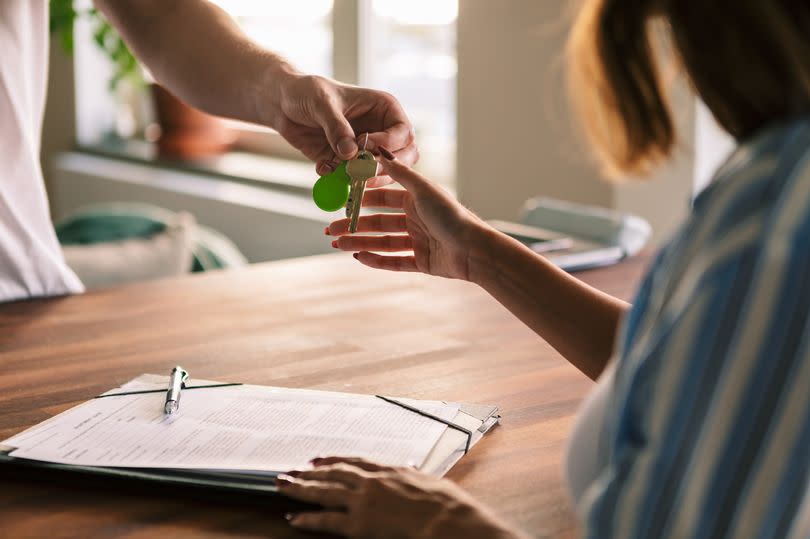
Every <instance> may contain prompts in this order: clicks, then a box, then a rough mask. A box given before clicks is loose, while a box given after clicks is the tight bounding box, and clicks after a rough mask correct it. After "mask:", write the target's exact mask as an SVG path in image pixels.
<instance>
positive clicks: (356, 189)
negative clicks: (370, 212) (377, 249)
mask: <svg viewBox="0 0 810 539" xmlns="http://www.w3.org/2000/svg"><path fill="white" fill-rule="evenodd" d="M366 142H368V135H366ZM346 173H347V174H348V175H349V178H351V186H350V188H349V201H348V202H347V203H346V217H349V218H350V219H351V220H350V221H349V232H351V233H352V234H353V233H355V232H357V221H358V219H359V218H360V207H361V206H362V205H363V191H365V190H366V182H367V181H368V180H370V179H371V178H373V177H374V176H376V175H377V161H376V160H375V159H374V156H373V155H372V154H371V152H369V151H366V149H365V144H364V145H363V150H362V151H361V152H360V153H358V154H357V157H355V158H354V159H352V160H350V161H348V162H347V163H346Z"/></svg>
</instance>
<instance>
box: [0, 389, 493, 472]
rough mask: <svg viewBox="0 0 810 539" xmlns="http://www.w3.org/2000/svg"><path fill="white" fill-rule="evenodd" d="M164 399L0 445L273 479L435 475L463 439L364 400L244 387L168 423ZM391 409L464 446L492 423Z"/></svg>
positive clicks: (53, 425) (85, 409)
mask: <svg viewBox="0 0 810 539" xmlns="http://www.w3.org/2000/svg"><path fill="white" fill-rule="evenodd" d="M215 383H216V382H209V381H204V380H195V381H194V383H193V384H191V385H192V386H194V385H207V384H215ZM165 387H166V378H165V377H160V376H155V375H143V376H141V377H139V378H136V379H135V380H133V381H131V382H129V383H127V384H125V385H123V386H121V387H120V388H116V389H114V390H111V391H109V392H107V393H106V394H105V395H110V394H115V393H122V392H132V391H148V390H150V389H162V388H165ZM164 398H165V392H163V391H160V392H155V393H143V394H130V395H113V396H103V397H101V398H96V399H92V400H90V401H88V402H86V403H84V404H81V405H79V406H76V407H75V408H72V409H70V410H68V411H66V412H64V413H62V414H60V415H58V416H55V417H53V418H51V419H50V420H48V421H45V422H43V423H41V424H40V425H37V426H35V427H33V428H31V429H29V430H27V431H25V432H23V433H21V434H18V435H16V436H14V437H13V438H10V439H8V440H6V441H4V442H2V445H3V446H6V448H7V449H9V450H10V451H8V453H7V454H8V455H9V456H10V457H13V458H15V459H29V460H36V461H44V462H48V463H60V464H69V465H75V466H94V467H96V466H98V467H106V468H136V469H166V470H198V471H205V472H226V473H238V474H245V473H249V474H270V475H274V474H276V473H279V472H284V471H288V470H294V469H301V468H305V467H307V466H308V465H309V461H310V460H311V459H312V458H314V457H319V456H320V457H322V456H327V455H337V456H350V457H363V458H366V459H369V460H372V461H375V462H379V463H382V464H388V465H394V466H406V465H412V466H417V467H420V468H422V469H424V470H425V471H428V472H431V473H435V474H437V475H441V474H443V473H444V472H446V470H447V469H449V468H450V466H452V464H453V463H454V462H455V461H457V460H458V458H460V457H461V455H462V454H463V448H464V445H465V443H466V435H465V434H464V433H462V432H459V431H452V429H448V427H447V425H445V424H443V423H441V422H439V421H436V420H435V419H432V418H429V417H425V416H422V415H419V414H417V413H414V412H413V411H410V410H408V409H406V408H402V407H400V406H397V405H395V404H392V403H390V402H386V401H384V400H382V399H380V398H377V397H374V396H371V395H354V394H347V393H332V392H323V391H311V390H298V389H285V388H277V387H264V386H253V385H233V386H227V387H211V388H201V389H186V390H183V392H182V399H181V403H180V411H179V412H178V413H177V414H174V415H165V414H164V413H163V403H164ZM400 400H401V402H405V403H407V404H409V405H410V406H414V407H417V408H419V409H420V410H422V411H424V412H427V413H428V414H431V415H434V416H436V417H438V418H441V419H443V420H445V421H451V422H454V423H456V422H459V421H460V422H461V423H464V425H462V426H464V428H467V429H469V430H470V431H474V433H475V434H474V436H473V440H472V442H473V443H475V442H477V441H478V440H479V439H480V437H481V436H482V435H483V433H484V432H486V430H487V429H488V428H489V427H491V426H492V425H493V424H494V423H495V422H496V421H497V415H495V414H496V412H497V409H495V408H494V407H483V408H484V409H481V408H480V407H479V408H478V409H477V410H476V413H478V414H482V413H483V414H484V415H485V416H486V417H483V418H475V417H473V416H472V415H470V414H467V413H465V412H463V411H460V408H461V405H459V404H452V403H444V402H441V401H424V400H420V401H414V400H407V399H400ZM459 451H460V452H461V453H459Z"/></svg>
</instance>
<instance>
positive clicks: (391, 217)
mask: <svg viewBox="0 0 810 539" xmlns="http://www.w3.org/2000/svg"><path fill="white" fill-rule="evenodd" d="M379 150H380V154H381V157H382V159H381V162H382V164H383V171H384V173H385V174H387V175H389V176H390V177H391V178H393V179H394V180H396V181H397V182H399V183H400V184H401V185H402V186H403V187H405V189H406V190H405V191H403V190H401V189H392V188H387V189H371V190H367V191H366V192H365V195H364V196H363V206H367V207H373V208H390V209H395V210H400V211H401V212H402V213H396V214H377V215H368V216H362V217H360V220H359V222H358V228H357V230H358V232H373V233H383V234H385V235H380V236H354V235H347V234H348V230H349V219H340V220H339V221H335V222H333V223H332V224H331V225H329V227H328V228H327V230H326V233H327V234H329V235H332V236H338V239H337V240H335V241H334V242H333V243H332V245H333V247H335V248H337V249H342V250H344V251H359V252H358V253H357V254H356V255H355V258H357V259H358V260H359V261H360V262H362V263H363V264H365V265H366V266H371V267H372V268H380V269H387V270H394V271H421V272H423V273H428V274H430V275H438V276H441V277H451V278H456V279H464V280H469V279H470V260H471V258H470V257H471V252H472V250H473V248H474V247H475V246H476V241H477V238H478V237H479V235H480V234H481V232H482V231H484V230H491V229H489V227H488V226H487V225H486V224H485V223H484V222H483V221H481V220H480V219H479V218H478V217H476V216H475V215H474V214H473V213H472V212H471V211H470V210H468V209H467V208H465V207H464V206H462V205H461V204H460V203H459V202H458V201H457V200H455V199H454V198H453V197H452V196H450V195H449V194H448V193H447V192H445V191H444V190H443V189H442V188H440V187H438V186H437V185H435V184H434V183H432V182H431V181H430V180H428V179H427V178H425V177H424V176H422V175H420V174H419V173H417V172H414V171H413V170H411V169H410V168H408V166H407V164H406V163H403V162H402V161H401V160H399V159H397V158H396V157H395V156H394V155H393V154H392V153H391V152H390V151H388V149H387V148H385V147H380V148H379ZM372 251H376V252H401V251H405V252H410V254H406V255H404V256H403V255H398V256H383V255H379V254H376V253H375V252H372Z"/></svg>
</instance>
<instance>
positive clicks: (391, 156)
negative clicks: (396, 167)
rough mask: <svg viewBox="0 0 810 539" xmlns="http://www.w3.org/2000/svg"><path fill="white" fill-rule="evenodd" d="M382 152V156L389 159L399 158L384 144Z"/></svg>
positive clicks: (381, 148)
mask: <svg viewBox="0 0 810 539" xmlns="http://www.w3.org/2000/svg"><path fill="white" fill-rule="evenodd" d="M380 154H382V156H383V157H384V158H386V159H388V160H389V161H394V160H395V159H396V158H397V157H396V156H395V155H394V154H392V153H391V152H390V151H389V150H388V148H386V147H384V146H380Z"/></svg>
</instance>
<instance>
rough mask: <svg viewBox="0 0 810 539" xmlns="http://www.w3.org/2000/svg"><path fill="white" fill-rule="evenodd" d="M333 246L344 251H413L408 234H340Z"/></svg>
mask: <svg viewBox="0 0 810 539" xmlns="http://www.w3.org/2000/svg"><path fill="white" fill-rule="evenodd" d="M332 247H334V248H336V249H340V250H342V251H377V252H382V253H396V252H400V251H412V250H413V241H412V240H411V237H410V236H408V235H401V236H340V237H339V238H338V239H336V240H335V241H333V242H332Z"/></svg>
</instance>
